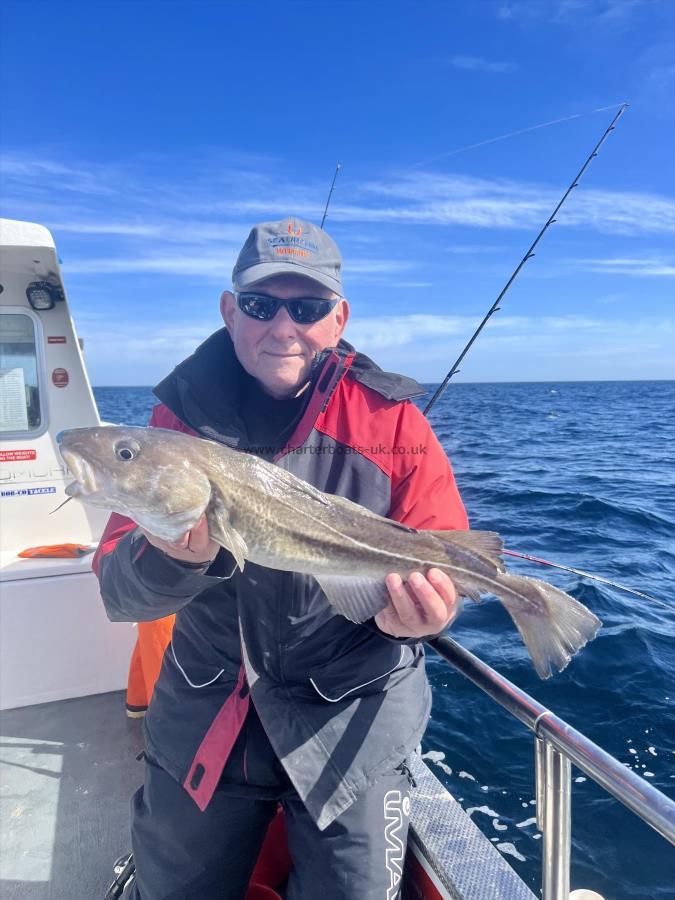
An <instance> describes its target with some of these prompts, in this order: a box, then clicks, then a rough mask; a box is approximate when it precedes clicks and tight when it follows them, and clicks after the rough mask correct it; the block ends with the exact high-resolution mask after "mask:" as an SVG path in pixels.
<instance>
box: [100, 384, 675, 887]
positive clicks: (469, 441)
mask: <svg viewBox="0 0 675 900" xmlns="http://www.w3.org/2000/svg"><path fill="white" fill-rule="evenodd" d="M428 387H429V390H430V391H432V390H433V388H434V387H435V386H434V385H428ZM94 393H95V395H96V400H97V402H98V405H99V410H100V413H101V418H102V419H103V420H105V421H110V422H119V423H122V422H124V423H127V424H135V425H142V424H146V423H147V420H148V417H149V414H150V410H151V407H152V405H153V402H154V399H153V395H152V391H151V389H150V388H146V387H119V388H118V387H100V388H95V389H94ZM429 396H431V394H429ZM423 402H424V401H422V403H423ZM430 420H431V423H432V425H433V428H434V430H435V432H436V434H437V435H438V437H439V439H440V441H441V443H442V445H443V447H444V448H445V450H446V452H447V454H448V457H449V458H450V460H451V462H452V466H453V469H454V472H455V476H456V479H457V482H458V485H459V489H460V492H461V494H462V497H463V499H464V502H465V505H466V507H467V510H468V513H469V518H470V521H471V526H472V527H473V528H476V529H487V530H493V531H498V532H499V533H500V534H501V535H502V537H503V538H504V542H505V546H506V547H508V548H509V549H511V550H515V551H517V552H520V553H525V554H528V555H533V556H538V557H541V558H544V559H546V560H550V561H554V562H557V563H561V564H563V565H567V566H572V567H575V568H578V569H583V570H585V571H587V572H590V573H593V574H596V575H599V576H601V577H602V578H605V579H609V580H611V581H616V582H620V583H622V584H625V585H628V586H629V587H632V588H634V589H635V590H638V591H641V592H643V593H645V594H648V595H650V596H651V597H653V598H654V599H651V600H648V599H642V598H639V597H636V596H634V595H632V594H629V593H626V592H623V591H621V590H618V589H616V588H613V587H609V586H607V585H605V584H601V583H599V582H597V581H592V580H590V579H588V578H584V577H580V576H578V575H574V574H571V573H567V572H563V571H558V570H555V569H552V568H548V567H546V568H545V567H543V566H540V565H537V564H535V563H530V562H526V561H522V560H518V559H513V560H508V563H509V568H510V569H511V570H512V571H516V572H519V573H521V574H526V575H532V576H537V577H541V578H544V579H546V580H548V581H550V582H551V583H552V584H555V585H556V586H558V587H560V588H562V589H563V590H565V591H567V592H568V593H570V594H572V595H573V596H574V597H576V598H577V599H578V600H580V601H581V602H582V603H584V604H586V606H588V607H589V608H590V609H591V610H593V612H595V613H596V614H597V615H598V616H599V617H600V619H601V620H602V623H603V627H602V629H601V631H600V633H599V636H598V637H597V638H596V639H595V640H594V641H593V642H592V643H590V644H588V645H587V646H586V647H585V648H584V649H583V650H582V651H581V652H580V653H579V654H578V655H577V656H576V657H575V659H574V660H573V661H572V662H571V663H570V665H569V666H568V667H567V669H565V671H564V672H562V673H560V674H558V675H555V676H554V677H552V678H551V679H549V680H548V681H541V680H540V679H539V678H538V676H537V675H536V673H535V671H534V669H533V667H532V665H531V663H530V660H529V657H528V655H527V652H526V651H525V649H524V646H523V644H522V642H521V640H520V637H519V635H518V633H517V631H516V629H515V628H514V626H513V625H512V623H511V620H510V619H509V617H508V615H507V614H506V612H505V611H504V609H503V608H502V606H501V604H499V603H498V602H496V601H495V600H493V599H486V600H484V601H483V602H481V603H480V604H474V603H470V602H467V603H466V606H465V610H464V612H463V613H462V615H461V616H460V617H459V618H458V619H457V620H456V623H455V624H454V625H453V627H452V629H451V631H450V634H451V636H452V637H453V638H455V639H456V640H457V641H458V642H459V643H460V644H462V645H463V646H464V647H466V648H468V649H469V650H470V651H471V652H472V653H475V654H476V655H477V656H479V657H480V658H481V659H482V660H484V661H485V662H487V663H488V664H489V665H490V666H492V667H493V668H494V669H496V670H497V671H498V672H500V673H501V674H502V675H504V676H505V677H506V678H508V679H510V680H511V681H513V682H514V683H515V684H516V685H518V687H520V688H522V689H523V690H524V691H526V692H527V693H528V694H531V695H532V696H533V697H535V698H536V699H537V700H538V701H540V702H541V703H543V704H544V705H545V706H546V707H548V708H549V709H551V710H552V711H553V712H554V713H556V714H557V715H558V716H561V717H562V718H563V719H565V720H566V721H567V722H569V724H571V725H572V726H574V727H575V728H577V729H578V730H580V731H581V732H583V733H584V734H585V735H586V736H587V737H589V738H590V739H591V740H592V741H595V742H596V743H597V744H598V745H599V746H600V747H602V748H603V749H605V750H607V751H608V752H609V753H611V754H612V755H613V756H615V757H616V758H617V759H618V760H619V761H620V762H621V763H622V764H623V765H624V766H626V768H627V769H630V770H631V771H632V772H635V773H636V774H637V775H638V776H639V777H640V778H642V779H645V781H647V782H648V783H649V784H651V785H652V786H654V787H656V788H658V789H659V790H661V791H663V792H664V793H665V794H667V795H668V796H670V797H672V798H674V799H675V382H674V381H633V382H630V381H617V382H537V383H513V384H506V383H500V384H467V383H454V382H451V383H450V385H449V386H448V389H447V391H446V392H445V394H444V395H443V397H442V398H441V400H440V401H439V402H438V404H437V405H436V406H435V407H434V409H433V410H432V412H431V414H430ZM427 659H428V663H427V669H428V673H429V678H430V681H431V683H432V686H433V696H434V703H433V711H432V718H431V722H430V724H429V727H428V729H427V732H426V736H425V739H424V742H423V747H422V749H423V752H424V754H425V757H426V760H427V762H428V764H429V765H430V766H431V768H432V770H433V771H434V773H435V774H436V775H437V776H438V778H439V779H440V780H441V781H442V782H443V783H444V784H445V785H446V786H447V787H448V789H449V790H450V791H451V792H452V794H453V795H454V797H455V798H456V799H457V800H459V802H460V803H461V805H462V806H463V807H464V809H465V810H466V811H467V812H468V813H469V814H470V815H471V818H472V819H473V821H474V822H475V823H476V825H477V826H478V827H479V828H480V829H481V830H482V831H483V832H484V834H485V835H487V837H488V838H489V839H490V840H491V841H492V842H493V843H494V844H495V845H496V846H497V848H498V849H499V850H500V852H501V853H502V854H504V857H505V859H507V860H508V862H509V863H510V864H511V865H512V866H513V868H514V869H515V870H516V871H517V872H518V874H519V875H520V876H521V877H522V878H523V879H524V880H525V882H526V883H527V884H528V885H529V886H530V888H531V889H532V891H533V892H534V893H535V894H536V895H537V896H539V888H540V884H541V857H542V840H541V835H540V834H539V832H538V831H537V829H536V825H535V788H534V747H533V736H532V734H531V732H530V731H529V730H528V729H527V728H526V727H525V726H523V725H521V724H520V723H519V722H518V721H516V720H515V719H514V718H513V717H511V716H510V715H509V713H507V712H506V711H505V710H503V709H502V708H501V707H499V706H497V705H496V704H495V703H494V702H493V701H491V700H490V699H489V698H488V697H487V696H486V695H485V694H483V693H482V692H481V691H480V690H479V689H478V688H477V687H475V686H474V685H473V684H472V683H470V682H469V681H467V680H466V679H465V678H464V677H463V676H462V675H460V674H458V673H457V672H455V671H454V670H453V669H451V668H450V667H449V666H448V665H447V664H446V663H445V662H444V661H443V660H442V659H440V657H438V656H436V655H435V654H434V653H433V652H432V651H429V653H428V657H427ZM572 788H573V791H572V872H571V884H572V888H587V889H593V890H595V891H598V892H599V893H600V894H602V895H603V896H604V897H605V898H606V900H629V898H630V900H666V898H668V900H672V898H673V897H675V851H673V848H672V847H671V846H670V845H669V844H668V843H667V842H666V841H665V840H664V839H663V838H661V837H660V836H659V835H658V834H657V833H656V832H655V831H653V830H652V829H651V828H650V827H649V826H648V825H646V824H645V823H644V822H642V821H641V820H640V819H638V818H637V816H635V815H633V814H632V813H630V812H629V811H628V810H626V809H625V808H624V807H623V806H622V804H621V803H619V802H618V801H617V800H614V799H613V798H612V797H610V796H609V795H608V794H607V793H605V792H604V791H603V790H602V789H600V788H599V787H598V786H597V785H595V784H594V783H593V782H592V781H591V779H590V778H587V777H586V776H585V775H584V774H583V773H582V772H580V771H579V770H577V769H575V768H573V769H572Z"/></svg>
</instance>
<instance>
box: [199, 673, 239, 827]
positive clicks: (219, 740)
mask: <svg viewBox="0 0 675 900" xmlns="http://www.w3.org/2000/svg"><path fill="white" fill-rule="evenodd" d="M245 684H246V677H245V674H244V667H243V665H242V666H241V668H240V669H239V678H238V680H237V684H236V687H235V689H234V690H233V691H232V693H231V694H230V696H229V697H228V698H227V700H226V701H225V703H224V704H223V705H222V706H221V708H220V710H219V711H218V714H217V715H216V717H215V719H214V720H213V722H211V726H210V727H209V730H208V731H207V732H206V734H205V735H204V739H203V741H202V742H201V744H200V745H199V749H198V750H197V753H196V754H195V758H194V759H193V760H192V765H191V766H190V771H189V772H188V774H187V778H186V779H185V781H184V782H183V787H184V788H185V790H186V791H187V792H188V794H189V795H190V796H191V797H192V799H193V800H194V801H195V803H196V804H197V806H198V807H199V808H200V809H201V811H202V812H204V810H205V809H206V807H207V806H208V805H209V801H210V800H211V797H213V792H214V791H215V789H216V787H217V785H218V782H219V781H220V776H221V775H222V774H223V769H224V768H225V763H226V762H227V760H228V757H229V755H230V753H231V752H232V747H234V742H235V741H236V740H237V737H238V736H239V732H240V731H241V727H242V725H243V724H244V720H245V718H246V714H247V713H248V705H249V702H250V701H249V694H248V692H247V693H246V696H245V697H242V696H241V692H242V688H243V687H244V685H245Z"/></svg>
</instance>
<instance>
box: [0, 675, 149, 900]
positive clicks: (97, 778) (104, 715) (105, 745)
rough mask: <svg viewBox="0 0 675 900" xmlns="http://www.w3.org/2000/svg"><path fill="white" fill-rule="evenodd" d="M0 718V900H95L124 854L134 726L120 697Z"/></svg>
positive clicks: (136, 768)
mask: <svg viewBox="0 0 675 900" xmlns="http://www.w3.org/2000/svg"><path fill="white" fill-rule="evenodd" d="M1 717H2V718H1V727H0V735H1V737H0V809H1V810H2V816H1V824H0V829H1V831H0V844H1V846H2V854H1V856H0V896H1V897H2V898H3V900H97V898H102V897H103V895H104V893H105V890H106V888H107V887H108V885H109V883H110V881H111V879H112V864H113V862H114V861H115V859H116V858H117V857H118V856H121V854H122V853H125V852H128V850H129V849H130V838H129V798H130V797H131V794H132V793H133V792H134V790H135V789H136V788H137V787H138V786H139V785H140V783H141V781H142V778H143V764H142V763H141V762H137V760H136V756H137V754H138V753H139V752H140V750H141V749H142V748H143V735H142V720H139V719H128V718H127V716H126V712H125V705H124V693H123V692H122V691H117V692H115V693H110V694H98V695H96V696H92V697H81V698H78V699H75V700H62V701H59V702H56V703H44V704H41V705H39V706H28V707H24V708H22V709H14V710H8V711H5V712H3V713H2V714H1Z"/></svg>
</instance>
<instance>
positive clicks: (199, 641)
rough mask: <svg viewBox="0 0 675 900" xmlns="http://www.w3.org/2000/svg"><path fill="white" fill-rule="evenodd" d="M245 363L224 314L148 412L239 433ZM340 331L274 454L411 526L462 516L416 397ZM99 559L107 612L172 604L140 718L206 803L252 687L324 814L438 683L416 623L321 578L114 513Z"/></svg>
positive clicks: (350, 794) (302, 786) (286, 759)
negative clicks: (357, 616) (344, 601)
mask: <svg viewBox="0 0 675 900" xmlns="http://www.w3.org/2000/svg"><path fill="white" fill-rule="evenodd" d="M241 380H242V369H241V366H240V364H239V362H238V360H237V358H236V355H235V353H234V348H233V346H232V342H231V340H230V337H229V335H228V334H227V332H226V330H225V329H222V330H220V331H218V332H216V333H215V334H214V335H212V336H211V337H210V338H209V339H207V341H206V342H205V343H204V344H202V345H201V346H200V347H199V348H198V349H197V350H196V351H195V353H194V354H193V355H192V356H191V357H189V358H188V359H187V360H185V361H184V362H183V363H181V364H180V365H179V366H178V367H177V368H176V369H175V370H174V371H173V372H172V373H171V375H170V376H169V377H168V378H166V379H165V380H164V381H163V382H161V383H160V384H159V385H158V386H157V388H156V389H155V394H156V395H157V397H158V399H159V401H160V403H159V404H158V405H157V406H156V407H155V408H154V410H153V414H152V419H151V422H150V424H151V425H155V426H160V427H163V428H174V429H177V430H180V431H184V432H187V433H193V434H196V435H199V436H201V437H205V438H209V439H211V440H215V441H220V442H222V443H223V444H226V445H228V446H230V447H233V448H236V449H246V448H247V435H246V430H245V426H244V424H243V421H242V418H241V415H240V410H239V407H238V400H239V393H240V389H241ZM422 393H423V389H422V388H421V387H420V386H419V385H418V384H417V383H416V382H414V381H412V380H411V379H409V378H406V377H404V376H400V375H395V374H392V373H387V372H383V371H382V370H381V369H379V368H378V367H377V366H376V365H375V364H374V363H373V362H372V361H371V360H369V359H368V358H367V357H365V356H363V355H362V354H359V353H357V352H356V351H354V349H353V348H352V347H351V346H350V345H349V344H347V343H346V342H344V341H341V342H340V345H339V346H338V347H337V348H331V349H328V350H326V351H324V353H323V354H321V355H320V357H319V359H318V360H317V361H316V364H315V366H314V369H313V373H312V379H311V384H310V386H309V389H308V391H307V400H306V403H305V406H304V408H303V410H302V413H301V415H300V416H299V419H298V421H297V422H296V423H295V424H294V427H293V429H292V432H291V434H290V437H289V438H288V439H287V440H286V444H285V446H284V448H283V449H282V450H281V452H279V453H277V455H276V457H275V458H274V462H275V464H276V465H279V466H282V467H284V468H286V469H288V470H289V471H290V472H293V473H294V474H295V475H297V476H299V477H300V478H303V479H304V480H306V481H308V482H309V483H311V484H312V485H314V486H315V487H317V488H319V489H320V490H322V491H325V492H328V493H332V494H337V495H340V496H343V497H347V498H348V499H350V500H353V501H355V502H357V503H360V504H362V505H363V506H365V507H367V508H368V509H370V510H372V511H373V512H376V513H378V514H380V515H384V516H388V517H390V518H392V519H395V520H397V521H399V522H402V523H404V524H406V525H409V526H411V527H414V528H420V529H422V528H430V529H436V530H440V529H464V528H467V527H468V523H467V518H466V513H465V511H464V507H463V505H462V502H461V499H460V497H459V493H458V491H457V487H456V484H455V480H454V477H453V474H452V470H451V467H450V464H449V462H448V460H447V457H446V455H445V453H444V451H443V449H442V448H441V446H440V444H439V442H438V440H437V439H436V437H435V436H434V434H433V432H432V430H431V428H430V426H429V424H428V422H427V421H426V419H425V418H424V417H423V416H422V414H421V413H420V412H419V410H418V409H417V408H416V407H415V406H414V404H412V403H411V402H410V401H411V398H413V397H415V396H419V395H420V394H422ZM94 568H95V571H96V572H97V574H98V577H99V581H100V587H101V595H102V598H103V602H104V604H105V608H106V612H107V615H108V617H109V618H110V619H111V620H112V621H145V620H151V619H157V618H160V617H162V616H165V615H168V614H170V613H176V622H175V626H174V632H173V637H172V641H171V643H170V644H169V646H168V648H167V651H166V653H165V656H164V660H163V664H162V670H161V673H160V677H159V679H158V682H157V685H156V688H155V693H154V696H153V699H152V702H151V704H150V707H149V709H148V713H147V716H146V721H145V729H146V745H147V748H148V753H149V754H150V755H151V756H152V757H154V758H155V759H156V760H157V761H158V762H159V764H160V765H162V766H163V767H164V768H165V769H166V770H167V771H168V772H169V773H170V774H171V775H172V776H173V777H174V778H176V779H177V780H178V781H179V782H180V783H181V784H182V785H183V786H184V788H185V790H186V791H187V792H188V793H189V794H190V796H191V797H192V798H193V799H194V801H195V803H197V804H198V805H199V807H200V808H201V809H205V808H206V806H207V805H208V803H209V800H210V798H211V796H212V795H213V792H214V790H215V788H216V786H217V784H218V781H219V778H220V775H221V773H222V770H223V767H224V765H225V762H226V761H227V758H228V755H229V753H230V751H231V749H232V746H233V744H234V742H235V740H236V738H237V735H238V733H239V731H240V729H241V727H242V724H243V722H244V720H245V717H246V713H247V710H248V705H249V703H251V702H253V703H254V705H255V708H256V711H257V713H258V716H259V718H260V720H261V722H262V724H263V726H264V728H265V731H266V733H267V735H268V737H269V740H270V742H271V744H272V746H273V748H274V750H275V752H276V754H277V755H278V757H279V759H280V761H281V762H282V764H283V766H284V768H285V770H286V772H287V774H288V776H289V778H290V780H291V782H292V783H293V785H294V787H295V789H296V790H297V792H298V794H299V796H300V797H301V798H302V800H303V801H304V803H305V805H306V807H307V809H308V811H309V813H310V815H311V816H312V817H313V819H314V820H315V822H316V823H317V825H318V827H319V828H320V829H324V828H326V827H327V826H328V825H329V824H330V823H331V822H332V821H333V820H334V819H335V818H336V817H337V816H338V815H339V814H340V813H341V812H342V811H343V810H345V809H347V808H348V807H349V806H350V805H351V804H352V803H353V802H354V801H355V800H356V799H357V798H358V796H359V795H360V794H361V793H362V792H363V791H365V790H367V788H368V786H369V785H370V784H372V783H374V782H375V781H376V780H377V779H378V777H380V776H381V775H382V774H383V773H384V772H386V771H388V770H391V768H392V767H394V766H396V765H398V764H400V762H401V761H402V760H403V759H405V757H406V756H407V755H408V754H409V753H410V752H411V751H412V750H413V749H414V748H415V747H416V746H417V745H418V744H419V742H420V740H421V737H422V734H423V733H424V729H425V727H426V723H427V720H428V716H429V711H430V705H431V698H430V689H429V685H428V682H427V679H426V675H425V671H424V652H423V648H422V644H421V643H420V642H419V641H417V640H405V639H404V640H398V639H395V638H392V637H390V636H389V635H386V634H384V633H382V632H380V631H379V629H378V628H377V626H376V625H375V623H374V621H371V622H367V623H365V624H364V625H356V624H354V623H352V622H350V621H348V620H347V619H345V618H343V617H342V616H339V615H337V614H336V613H335V612H334V611H333V609H332V607H331V606H330V605H329V603H328V601H327V599H326V597H325V595H324V594H323V592H322V591H321V590H320V588H319V587H318V584H317V583H316V581H315V580H314V579H313V578H311V577H310V576H306V575H300V574H298V573H292V572H291V573H289V572H280V571H276V570H272V569H267V568H264V567H261V566H257V565H255V564H253V563H250V562H247V563H246V566H245V568H244V571H243V572H239V571H238V570H236V567H235V565H234V561H233V559H232V557H231V556H230V555H229V554H228V553H227V552H226V551H225V550H222V551H221V552H220V553H219V554H218V557H217V558H216V560H215V561H214V563H213V564H211V566H210V567H207V566H192V565H187V564H184V563H181V562H179V561H176V560H173V559H171V558H170V557H168V556H166V555H165V554H163V553H162V552H161V551H159V550H157V549H156V548H154V547H152V546H151V545H150V544H148V542H147V541H146V540H145V538H144V537H143V536H142V534H141V532H140V531H139V529H138V528H136V526H135V524H134V523H133V522H131V521H130V520H129V519H125V518H123V517H122V516H119V515H117V514H113V515H112V516H111V519H110V522H109V524H108V527H107V528H106V531H105V533H104V536H103V538H102V540H101V544H100V547H99V550H98V551H97V554H96V558H95V563H94Z"/></svg>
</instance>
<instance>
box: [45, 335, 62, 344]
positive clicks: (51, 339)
mask: <svg viewBox="0 0 675 900" xmlns="http://www.w3.org/2000/svg"><path fill="white" fill-rule="evenodd" d="M65 342H66V338H65V335H62V334H57V335H53V334H50V335H49V336H48V337H47V343H48V344H65Z"/></svg>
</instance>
